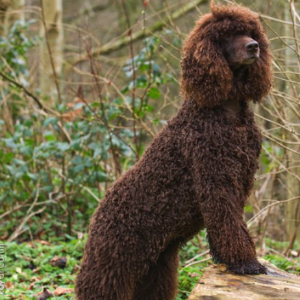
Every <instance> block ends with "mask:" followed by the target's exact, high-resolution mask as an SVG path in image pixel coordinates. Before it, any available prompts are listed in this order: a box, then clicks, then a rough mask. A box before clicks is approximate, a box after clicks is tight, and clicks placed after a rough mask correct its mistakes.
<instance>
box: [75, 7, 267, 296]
mask: <svg viewBox="0 0 300 300" xmlns="http://www.w3.org/2000/svg"><path fill="white" fill-rule="evenodd" d="M211 10H212V12H211V13H210V14H207V15H204V16H203V17H202V18H201V19H200V20H199V21H198V22H197V24H196V26H195V28H194V29H193V30H192V32H191V33H190V34H189V36H188V37H187V39H186V41H185V45H184V48H183V53H182V62H181V66H182V93H183V95H184V97H185V101H184V103H183V106H182V108H181V109H180V110H179V112H178V113H177V115H176V116H175V117H174V118H173V119H171V120H170V121H169V123H168V125H167V126H166V127H165V128H164V129H163V130H162V131H161V132H160V133H159V134H158V135H157V136H156V137H155V138H154V140H153V141H152V143H151V144H150V146H149V147H148V149H147V150H146V152H145V154H144V155H143V157H142V158H141V159H140V160H139V162H138V163H137V164H136V165H135V166H134V167H133V168H132V169H130V170H129V171H128V172H126V173H125V174H124V175H123V176H122V177H121V178H119V180H118V181H117V182H116V183H115V184H114V186H113V187H112V188H111V189H110V190H109V191H108V192H107V194H106V197H105V199H104V200H103V202H102V203H101V204H100V205H99V207H98V209H97V211H96V212H95V214H94V216H93V219H92V223H91V226H90V232H89V237H88V241H87V244H86V247H85V253H84V258H83V263H82V267H81V270H80V271H79V274H78V277H77V284H76V294H77V299H78V300H96V299H97V300H172V299H174V298H175V295H176V290H177V268H178V251H179V249H180V248H181V247H182V245H184V243H186V242H187V241H188V240H189V239H190V238H192V237H193V236H194V235H195V234H197V233H198V232H199V230H201V229H203V228H206V229H207V238H208V242H209V245H210V252H211V255H212V257H213V259H214V261H215V262H217V263H225V264H226V265H227V266H228V268H229V270H231V271H233V272H235V273H237V274H259V273H266V268H265V267H264V266H262V265H261V264H260V263H259V262H258V261H257V259H256V253H255V248H254V244H253V241H252V239H251V237H250V234H249V232H248V230H247V226H246V224H245V222H244V221H243V208H244V206H245V203H246V201H247V197H248V196H249V194H250V192H251V189H252V186H253V181H254V173H255V171H256V170H257V168H258V157H259V154H260V149H261V140H262V138H261V134H260V132H259V130H258V128H257V127H256V125H255V123H254V117H253V113H252V111H251V110H250V108H249V106H248V103H249V102H250V100H252V101H254V102H259V101H260V100H261V98H262V97H263V96H264V95H266V94H267V92H268V91H269V89H270V86H271V72H270V64H271V55H270V52H269V47H268V42H267V38H266V36H265V34H264V32H263V28H262V25H261V23H260V21H259V17H258V15H257V14H255V13H253V12H251V11H250V10H248V9H247V8H244V7H241V6H235V5H232V6H214V5H212V7H211Z"/></svg>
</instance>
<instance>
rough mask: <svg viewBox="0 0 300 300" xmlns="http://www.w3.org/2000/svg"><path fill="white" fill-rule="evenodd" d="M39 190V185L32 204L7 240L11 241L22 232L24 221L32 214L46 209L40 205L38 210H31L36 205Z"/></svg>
mask: <svg viewBox="0 0 300 300" xmlns="http://www.w3.org/2000/svg"><path fill="white" fill-rule="evenodd" d="M39 192H40V190H39V186H38V187H37V192H36V196H35V199H34V201H33V202H32V204H31V205H30V207H29V209H28V211H27V213H26V216H25V217H24V219H23V220H22V222H21V224H20V225H19V226H18V227H17V228H16V230H15V231H14V232H13V234H12V235H11V236H10V238H9V239H8V240H7V241H8V242H12V241H13V240H14V239H16V238H17V237H18V236H19V235H20V234H21V233H22V229H23V227H24V225H25V224H26V222H27V221H28V220H29V219H30V218H32V217H33V216H35V215H37V214H40V213H42V212H43V211H44V210H45V209H46V206H44V207H42V208H41V209H39V210H38V211H35V212H32V213H30V212H31V211H32V209H33V208H34V206H35V205H36V203H37V201H38V198H39V195H40V193H39Z"/></svg>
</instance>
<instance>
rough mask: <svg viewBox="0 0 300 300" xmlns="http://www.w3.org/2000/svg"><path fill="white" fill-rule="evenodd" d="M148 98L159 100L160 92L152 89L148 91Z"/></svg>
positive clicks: (154, 88)
mask: <svg viewBox="0 0 300 300" xmlns="http://www.w3.org/2000/svg"><path fill="white" fill-rule="evenodd" d="M148 96H149V98H151V99H159V98H160V91H159V89H158V88H156V87H152V88H151V89H149V91H148Z"/></svg>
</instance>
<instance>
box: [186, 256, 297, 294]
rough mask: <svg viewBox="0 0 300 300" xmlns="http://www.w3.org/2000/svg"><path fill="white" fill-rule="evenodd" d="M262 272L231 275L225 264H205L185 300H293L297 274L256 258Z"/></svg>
mask: <svg viewBox="0 0 300 300" xmlns="http://www.w3.org/2000/svg"><path fill="white" fill-rule="evenodd" d="M260 262H261V263H262V264H263V265H265V266H266V267H267V268H268V271H269V272H268V274H266V275H243V276H241V275H235V274H233V273H230V272H229V271H227V270H226V266H225V265H212V266H210V267H208V268H207V269H206V270H205V272H204V274H203V276H202V278H201V279H200V281H199V283H198V284H197V285H196V287H195V288H194V289H193V291H192V293H191V295H190V297H189V298H188V300H271V299H272V300H297V299H300V276H297V275H294V274H290V273H287V272H284V271H282V270H280V269H278V268H276V267H275V266H274V265H272V264H271V263H269V262H267V261H264V260H260Z"/></svg>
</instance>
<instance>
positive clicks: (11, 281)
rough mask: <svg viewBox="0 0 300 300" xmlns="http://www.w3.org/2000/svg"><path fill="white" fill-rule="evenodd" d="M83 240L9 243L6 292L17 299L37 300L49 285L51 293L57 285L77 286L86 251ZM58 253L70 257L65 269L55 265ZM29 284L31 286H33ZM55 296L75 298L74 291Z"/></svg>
mask: <svg viewBox="0 0 300 300" xmlns="http://www.w3.org/2000/svg"><path fill="white" fill-rule="evenodd" d="M83 245H84V241H83V240H80V241H79V240H75V239H74V240H71V241H69V242H68V243H65V242H63V241H60V242H59V243H58V244H57V243H45V244H42V243H36V242H32V243H22V244H17V243H7V244H6V248H5V255H6V260H5V278H4V281H5V282H6V283H8V286H9V288H6V289H5V294H6V295H9V296H10V297H13V299H22V300H27V299H28V300H29V299H36V295H37V294H38V293H39V292H41V291H43V287H47V288H48V289H49V290H50V291H51V292H54V290H55V289H56V288H57V287H64V288H74V282H75V275H76V273H75V271H76V270H77V269H78V260H79V259H80V258H81V256H82V253H83ZM55 256H58V257H66V259H67V265H66V267H65V268H63V269H61V268H59V267H54V266H51V264H50V260H51V259H53V258H54V257H55ZM29 286H31V288H30V289H29ZM51 299H60V300H63V299H73V294H69V295H65V296H61V297H52V298H51Z"/></svg>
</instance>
